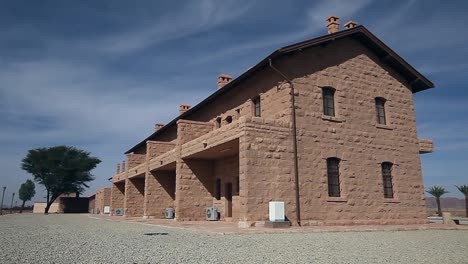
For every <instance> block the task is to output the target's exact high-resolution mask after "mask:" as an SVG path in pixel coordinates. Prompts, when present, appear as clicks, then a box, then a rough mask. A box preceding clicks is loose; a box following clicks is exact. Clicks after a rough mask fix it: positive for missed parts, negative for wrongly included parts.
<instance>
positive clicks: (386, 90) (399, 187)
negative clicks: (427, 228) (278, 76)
mask: <svg viewBox="0 0 468 264" xmlns="http://www.w3.org/2000/svg"><path fill="white" fill-rule="evenodd" d="M337 51H342V52H337ZM282 68H284V69H288V72H287V74H289V75H290V76H294V83H295V88H296V89H297V91H298V96H297V98H296V100H297V108H298V109H297V117H298V118H297V124H298V148H299V158H300V160H299V173H300V174H299V175H300V182H301V205H302V206H301V207H302V208H301V209H302V211H301V213H302V218H303V219H310V220H318V221H319V222H321V223H327V224H360V223H422V222H425V221H426V220H425V215H426V213H425V210H426V207H425V200H424V186H423V182H422V173H421V165H420V158H419V140H418V138H417V134H416V120H415V113H414V104H413V94H412V92H411V91H410V89H409V88H407V86H406V84H405V82H404V81H402V80H401V79H400V78H399V76H398V75H397V74H395V73H394V72H393V71H392V70H391V69H389V68H388V67H386V66H384V65H382V64H381V63H380V61H379V60H378V59H377V58H376V57H375V56H374V55H373V54H372V53H370V52H369V51H368V50H367V49H366V48H364V47H363V46H362V45H360V44H358V43H357V42H356V41H353V40H341V41H337V42H335V43H333V44H331V45H329V46H327V48H319V47H318V48H315V50H310V51H305V52H303V53H301V55H300V56H299V55H298V56H297V57H293V58H291V59H290V60H288V61H285V64H284V66H283V67H282ZM310 69H316V71H315V72H314V73H312V72H311V71H310ZM324 86H331V87H333V88H335V89H336V92H335V109H336V112H337V114H336V118H335V119H334V120H329V119H326V118H323V116H322V111H323V110H322V90H321V88H322V87H324ZM376 97H383V98H385V99H386V100H387V101H386V104H385V110H386V115H387V125H386V126H382V125H377V124H376V113H375V98H376ZM328 157H338V158H340V159H341V163H340V180H341V190H342V198H341V199H332V198H328V193H327V176H326V158H328ZM384 161H390V162H392V163H393V164H394V166H393V170H392V176H393V184H394V195H395V198H394V199H385V198H384V196H383V186H382V175H381V163H382V162H384ZM312 222H313V221H312Z"/></svg>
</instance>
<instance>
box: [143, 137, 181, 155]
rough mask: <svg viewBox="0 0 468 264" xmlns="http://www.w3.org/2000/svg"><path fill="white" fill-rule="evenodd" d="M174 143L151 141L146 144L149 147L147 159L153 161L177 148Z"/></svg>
mask: <svg viewBox="0 0 468 264" xmlns="http://www.w3.org/2000/svg"><path fill="white" fill-rule="evenodd" d="M175 145H176V144H175V143H174V142H162V141H151V140H148V141H147V142H146V146H147V157H146V159H147V160H149V159H152V158H154V157H157V156H160V155H162V154H164V153H166V152H168V151H170V150H172V149H174V148H175Z"/></svg>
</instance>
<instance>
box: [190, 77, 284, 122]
mask: <svg viewBox="0 0 468 264" xmlns="http://www.w3.org/2000/svg"><path fill="white" fill-rule="evenodd" d="M279 81H280V78H279V77H278V76H277V75H276V74H275V73H274V72H273V71H272V70H271V69H269V68H266V69H265V70H263V71H261V72H258V73H256V74H255V75H254V76H252V77H250V78H249V79H247V80H245V81H244V82H243V83H242V84H241V85H240V86H239V87H237V88H236V89H234V90H231V91H229V92H227V93H225V94H223V95H221V96H219V97H218V98H216V101H215V102H210V103H208V104H207V105H205V106H204V107H203V108H202V109H200V110H198V111H197V112H196V113H194V114H192V115H190V116H188V117H187V119H190V120H197V121H205V122H210V123H212V124H213V125H214V123H215V120H216V118H218V117H221V119H222V120H223V124H225V122H224V120H225V118H226V117H227V116H232V117H233V120H238V119H239V118H240V117H242V116H246V117H249V116H252V115H253V104H252V100H253V99H255V98H256V97H258V96H259V95H260V98H261V102H262V109H261V112H262V117H264V118H268V119H281V120H283V121H286V120H288V119H289V118H290V112H291V111H290V109H288V108H289V106H290V103H289V100H290V99H289V98H290V96H289V90H287V89H284V88H283V87H282V86H281V85H280V84H279Z"/></svg>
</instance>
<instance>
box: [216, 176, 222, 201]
mask: <svg viewBox="0 0 468 264" xmlns="http://www.w3.org/2000/svg"><path fill="white" fill-rule="evenodd" d="M215 191H216V197H215V198H216V200H221V179H216V190H215Z"/></svg>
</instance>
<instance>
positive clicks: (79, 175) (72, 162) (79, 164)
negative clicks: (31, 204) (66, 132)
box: [21, 146, 101, 214]
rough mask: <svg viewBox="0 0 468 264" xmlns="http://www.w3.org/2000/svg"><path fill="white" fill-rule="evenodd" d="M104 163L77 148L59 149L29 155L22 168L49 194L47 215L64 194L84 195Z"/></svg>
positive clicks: (38, 151) (37, 151)
mask: <svg viewBox="0 0 468 264" xmlns="http://www.w3.org/2000/svg"><path fill="white" fill-rule="evenodd" d="M100 162H101V160H99V159H98V158H96V157H91V156H90V153H89V152H86V151H83V150H79V149H77V148H75V147H69V146H57V147H51V148H37V149H31V150H29V151H28V154H27V155H26V157H25V158H24V159H23V161H22V164H21V167H22V169H23V170H25V171H27V172H29V173H31V174H32V175H33V177H34V180H35V181H36V182H38V183H39V184H41V185H43V186H44V187H45V189H46V191H47V205H46V208H45V212H44V213H45V214H48V213H49V208H50V206H51V205H52V203H53V202H54V201H55V200H56V199H57V198H58V197H59V196H60V195H61V194H63V193H81V192H83V191H84V189H85V188H88V187H89V186H88V185H87V183H88V182H90V181H92V180H94V177H93V175H92V174H91V170H93V169H94V168H95V167H96V166H97V165H98V164H99V163H100Z"/></svg>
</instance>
